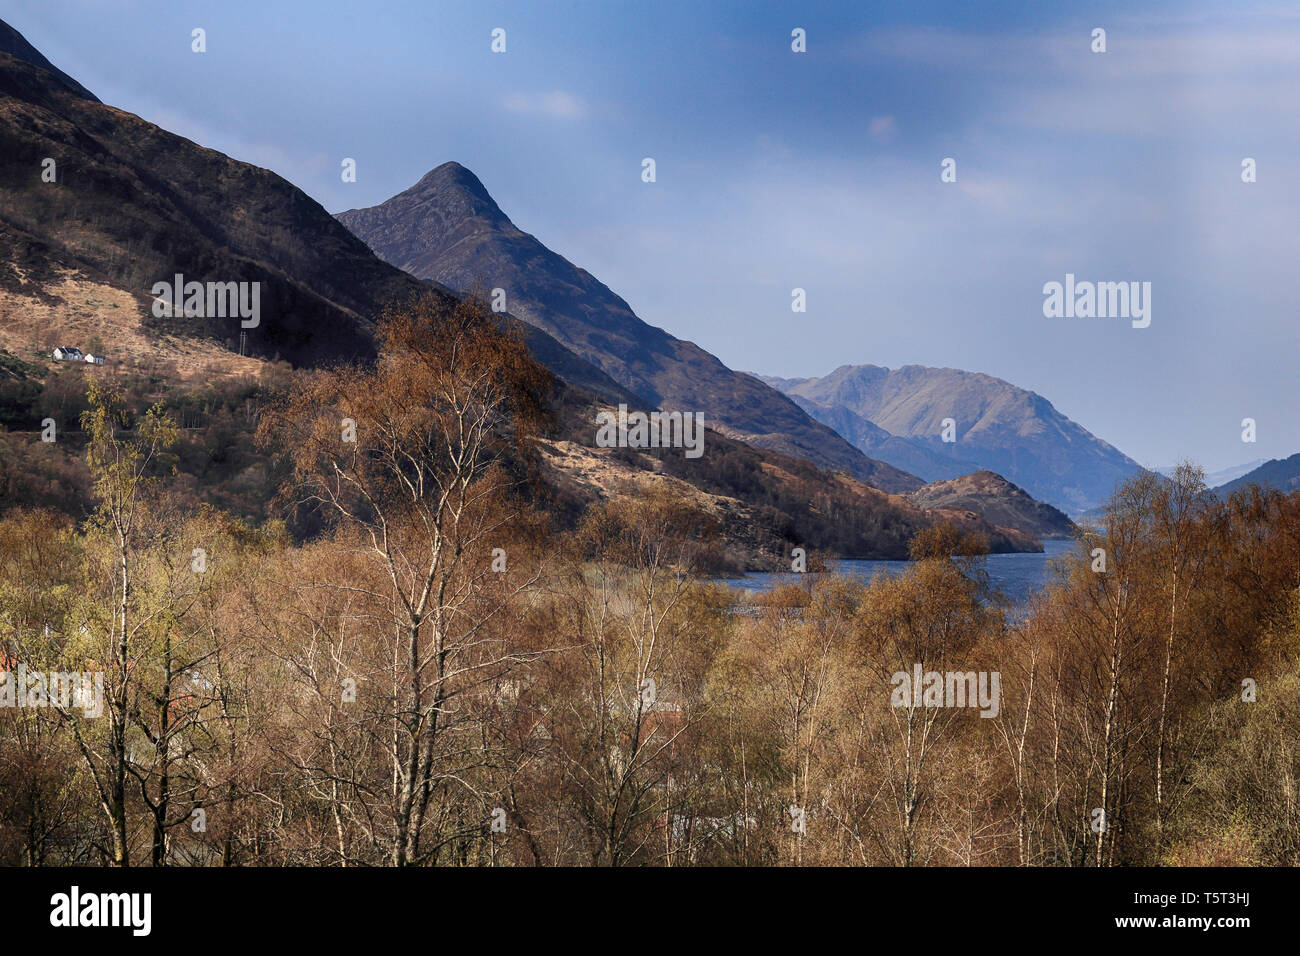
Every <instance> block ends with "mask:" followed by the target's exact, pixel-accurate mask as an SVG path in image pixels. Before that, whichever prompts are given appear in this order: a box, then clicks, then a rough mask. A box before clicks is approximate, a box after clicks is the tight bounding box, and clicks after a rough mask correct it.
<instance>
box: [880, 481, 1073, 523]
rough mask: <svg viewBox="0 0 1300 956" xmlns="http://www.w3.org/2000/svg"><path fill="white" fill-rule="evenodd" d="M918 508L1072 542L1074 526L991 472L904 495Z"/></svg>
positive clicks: (941, 482) (934, 483)
mask: <svg viewBox="0 0 1300 956" xmlns="http://www.w3.org/2000/svg"><path fill="white" fill-rule="evenodd" d="M904 497H905V498H907V500H908V501H910V502H912V504H914V505H917V506H918V507H921V508H945V509H949V510H957V511H970V512H974V513H976V514H980V515H982V516H983V517H984V519H985V520H986V521H988V522H989V523H990V524H991V525H993V526H995V527H998V528H1011V529H1014V530H1016V531H1022V532H1024V533H1025V534H1028V535H1031V536H1033V537H1035V538H1072V537H1074V535H1075V533H1076V532H1077V530H1078V529H1077V528H1076V527H1075V525H1074V522H1073V521H1071V520H1070V519H1069V518H1067V517H1066V516H1065V515H1064V514H1063V513H1062V512H1061V511H1059V510H1057V509H1056V508H1053V507H1052V506H1051V505H1049V504H1044V503H1043V502H1041V501H1035V500H1034V499H1033V498H1031V497H1030V496H1029V495H1027V494H1025V492H1024V491H1023V490H1022V489H1020V488H1017V487H1016V486H1015V485H1013V484H1012V483H1011V482H1009V481H1007V480H1006V479H1005V478H1003V477H1002V476H1001V475H995V474H994V473H993V472H991V471H977V472H975V473H974V474H971V475H963V476H962V477H960V478H952V479H949V480H947V481H935V482H931V483H930V484H928V485H926V486H925V487H923V488H918V489H917V490H916V491H910V492H908V493H907V494H906V495H904Z"/></svg>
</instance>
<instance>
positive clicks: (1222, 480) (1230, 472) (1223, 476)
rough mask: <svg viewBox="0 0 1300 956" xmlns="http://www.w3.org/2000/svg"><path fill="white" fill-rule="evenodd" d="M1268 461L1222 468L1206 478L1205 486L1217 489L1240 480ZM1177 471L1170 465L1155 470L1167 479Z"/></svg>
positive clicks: (1260, 460)
mask: <svg viewBox="0 0 1300 956" xmlns="http://www.w3.org/2000/svg"><path fill="white" fill-rule="evenodd" d="M1267 461H1268V459H1267V458H1256V459H1255V460H1254V461H1248V462H1246V463H1245V464H1244V465H1233V466H1231V467H1230V468H1221V469H1219V470H1218V471H1211V472H1209V473H1207V474H1206V476H1205V485H1206V487H1207V488H1217V487H1219V486H1220V485H1226V484H1227V483H1228V482H1230V481H1232V480H1233V479H1235V478H1240V477H1241V476H1242V475H1244V474H1246V473H1247V472H1251V471H1254V470H1255V469H1256V468H1258V467H1259V466H1260V465H1262V464H1264V463H1265V462H1267ZM1177 470H1178V466H1177V465H1168V466H1165V467H1162V468H1156V469H1154V471H1155V472H1156V473H1157V474H1160V475H1164V476H1165V477H1166V478H1172V477H1173V476H1174V472H1175V471H1177Z"/></svg>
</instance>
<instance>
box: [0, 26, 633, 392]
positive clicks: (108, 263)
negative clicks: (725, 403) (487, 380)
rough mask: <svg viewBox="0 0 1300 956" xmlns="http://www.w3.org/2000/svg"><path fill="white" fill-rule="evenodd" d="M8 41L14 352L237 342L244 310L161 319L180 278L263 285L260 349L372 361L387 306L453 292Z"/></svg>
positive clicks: (7, 276)
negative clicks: (165, 291) (91, 340)
mask: <svg viewBox="0 0 1300 956" xmlns="http://www.w3.org/2000/svg"><path fill="white" fill-rule="evenodd" d="M0 37H3V38H4V40H3V42H4V46H5V48H6V50H11V51H16V52H6V53H0V182H3V183H4V184H5V188H4V190H3V192H0V347H5V348H8V349H9V350H10V351H11V352H13V353H15V354H17V352H18V351H19V350H20V349H21V350H29V349H30V348H31V345H32V343H33V342H36V344H37V345H43V346H44V347H45V349H46V350H47V354H48V348H49V347H51V346H52V345H53V344H68V345H76V344H79V343H78V342H76V341H68V342H58V341H57V338H58V336H59V335H60V334H63V333H76V334H82V333H83V332H85V331H86V330H87V329H93V330H94V334H96V335H97V336H99V337H100V338H102V339H103V341H104V345H105V347H106V348H107V349H108V350H109V351H110V352H112V353H113V355H114V357H115V358H119V359H120V358H122V357H123V353H127V354H128V355H129V356H131V357H134V358H138V359H140V360H141V361H145V360H157V359H160V358H166V357H167V356H170V355H172V354H173V353H181V352H185V351H186V350H190V351H195V350H197V351H199V352H201V353H202V354H203V355H204V356H205V357H206V358H205V360H208V361H217V360H219V356H220V355H221V353H223V352H224V353H226V354H227V355H228V354H229V353H230V352H232V351H234V350H236V349H237V348H238V346H239V338H240V331H241V329H240V321H239V319H238V318H201V317H192V316H183V315H177V316H167V315H164V317H162V318H158V317H155V316H154V315H153V296H152V294H151V290H152V289H153V286H154V284H155V283H157V282H161V281H171V280H172V279H173V277H174V276H175V275H176V274H181V275H183V276H184V277H185V280H186V281H187V282H188V281H199V282H205V283H206V282H221V283H228V282H250V283H251V282H258V283H261V285H260V316H259V323H258V325H257V326H256V327H255V328H249V329H247V330H246V332H247V343H246V348H245V351H246V352H248V353H250V354H251V355H254V356H261V357H265V358H271V357H280V358H284V359H288V360H290V361H293V362H295V363H298V364H319V363H325V362H334V361H354V360H365V359H368V358H370V357H372V356H373V355H374V350H375V346H374V341H373V337H372V331H373V327H374V322H375V320H376V319H377V318H378V316H379V315H380V314H381V312H382V311H383V309H384V307H385V306H387V305H388V304H390V303H393V302H399V301H402V300H404V299H406V298H408V297H410V296H412V295H414V294H417V293H420V294H434V295H450V293H448V292H447V291H446V290H441V289H438V288H436V287H435V286H433V285H432V284H430V283H426V282H421V281H419V280H417V279H416V278H414V277H413V276H409V275H407V274H405V273H403V272H402V271H401V270H399V269H396V268H394V267H392V266H391V265H389V264H388V263H385V262H383V261H382V260H380V259H379V258H377V257H376V256H375V255H374V253H372V252H371V251H370V249H368V248H367V247H366V245H365V244H364V243H362V242H361V241H360V240H358V239H357V238H356V237H355V236H353V235H352V234H351V233H350V232H348V230H347V229H345V228H344V227H343V226H341V225H340V224H339V223H338V221H337V220H335V219H334V217H333V216H331V215H330V214H329V213H328V212H326V211H325V209H324V208H323V207H322V206H321V205H320V204H319V203H317V202H316V201H315V200H314V199H312V198H311V197H310V196H308V195H307V194H306V193H304V192H302V190H300V189H298V188H297V187H296V186H294V185H293V184H292V183H290V182H288V181H286V180H285V179H282V178H281V177H280V176H277V175H276V174H275V173H273V172H271V171H270V170H266V169H261V168H259V167H256V166H252V165H249V164H248V163H242V162H239V161H237V160H234V159H231V158H230V157H228V156H225V155H224V154H222V153H219V152H217V151H216V150H211V149H205V148H204V147H201V146H198V145H197V144H195V143H193V142H191V141H189V140H187V139H184V138H183V137H180V136H176V135H174V134H172V133H169V132H167V131H166V130H164V129H161V128H159V127H157V126H155V125H153V124H152V123H148V122H146V121H144V120H143V119H141V118H140V117H138V116H135V115H133V114H131V113H127V112H125V111H124V110H119V109H115V108H113V107H111V106H106V105H104V104H103V103H101V102H99V101H98V100H97V99H95V98H94V97H93V96H92V95H91V94H89V93H88V92H86V91H85V90H84V88H83V87H81V86H80V85H79V84H77V83H76V82H75V81H73V80H71V79H70V78H69V77H67V76H66V75H65V74H63V73H62V72H60V71H58V70H56V69H55V68H54V67H52V66H51V65H50V64H49V62H48V61H47V60H46V59H45V58H44V57H43V56H41V55H40V54H39V53H38V52H37V51H35V50H34V49H32V47H31V46H30V44H28V43H27V41H26V40H24V39H23V38H22V37H21V35H19V34H18V33H17V31H15V30H13V28H12V27H10V26H9V25H8V24H4V23H2V22H0ZM47 159H50V160H53V161H54V164H55V165H54V166H53V167H52V168H53V171H54V180H55V181H53V182H47V181H45V179H44V177H43V173H44V172H45V170H46V169H47V168H50V167H49V164H48V163H46V160H47ZM38 316H39V317H40V318H39V321H38V319H37V317H38ZM517 327H518V328H519V329H520V331H521V332H523V333H524V334H525V336H526V338H527V341H528V344H529V346H530V347H531V348H532V349H533V352H534V354H535V355H537V357H538V359H539V360H540V361H542V362H544V363H545V364H547V365H548V366H549V367H550V368H551V369H552V370H553V371H555V372H556V374H558V375H559V376H560V377H561V378H563V379H565V380H566V381H569V382H570V383H572V384H576V385H579V386H581V387H583V388H588V389H591V390H593V391H595V392H597V393H598V394H601V395H603V396H605V397H607V398H611V399H615V400H635V399H634V397H633V396H631V394H630V393H629V392H628V391H627V390H626V389H624V388H622V387H621V386H619V385H618V384H617V383H615V382H614V381H613V380H612V379H610V378H609V376H607V375H605V374H604V373H603V372H601V371H600V370H599V369H597V368H595V367H594V366H592V365H591V364H590V363H588V362H585V361H583V360H582V359H580V358H578V357H577V356H576V355H574V354H573V353H572V352H570V351H569V350H567V349H565V348H564V347H563V346H561V345H560V344H559V343H558V342H556V341H555V340H554V339H552V338H551V337H550V336H548V335H546V334H545V333H544V332H541V331H540V330H537V329H536V328H534V327H533V326H530V325H527V324H525V323H517ZM37 354H39V350H38V353H37ZM236 358H237V356H236Z"/></svg>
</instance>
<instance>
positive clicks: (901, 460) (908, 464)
mask: <svg viewBox="0 0 1300 956" xmlns="http://www.w3.org/2000/svg"><path fill="white" fill-rule="evenodd" d="M764 380H765V381H769V382H771V383H776V382H780V381H784V380H783V379H764ZM775 387H779V386H775ZM790 397H791V398H792V399H794V401H795V404H796V405H798V406H799V407H800V408H802V409H803V410H804V411H806V412H807V413H808V414H809V415H811V416H812V417H813V418H815V419H817V421H819V422H821V423H822V424H823V425H829V426H830V427H831V428H833V429H835V430H836V431H837V432H839V433H840V434H841V435H843V436H844V437H845V438H847V439H848V440H849V441H850V442H852V443H853V444H854V445H855V446H856V447H858V448H860V449H862V451H864V452H866V453H867V454H868V455H870V456H871V457H872V458H877V459H879V460H881V461H887V462H889V463H890V464H891V465H894V466H895V467H897V468H902V469H903V470H905V471H908V472H911V473H912V474H914V475H919V476H921V477H923V478H925V479H926V480H928V481H937V480H940V479H943V478H956V477H958V476H959V475H968V474H970V473H971V472H973V471H978V470H979V466H978V465H976V464H975V463H974V462H969V461H961V460H958V459H955V458H949V457H947V456H945V455H941V454H938V453H936V452H932V451H930V449H928V448H926V447H925V446H924V445H922V444H919V443H918V442H915V441H912V440H911V439H908V438H900V437H898V436H897V435H891V434H890V433H889V432H887V431H885V430H884V429H883V428H881V427H880V426H879V425H876V424H875V423H873V422H869V421H867V419H865V418H863V417H862V416H861V415H859V414H858V413H857V412H855V411H853V410H852V409H849V408H847V407H845V406H844V405H827V404H825V403H823V402H815V401H813V400H812V399H811V398H806V397H805V396H803V395H798V394H792V395H791V396H790Z"/></svg>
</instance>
